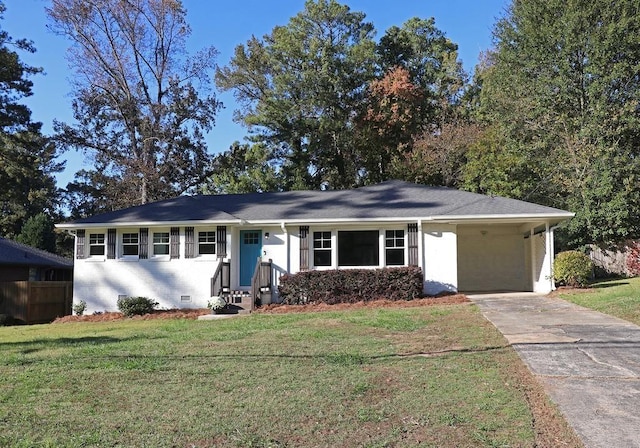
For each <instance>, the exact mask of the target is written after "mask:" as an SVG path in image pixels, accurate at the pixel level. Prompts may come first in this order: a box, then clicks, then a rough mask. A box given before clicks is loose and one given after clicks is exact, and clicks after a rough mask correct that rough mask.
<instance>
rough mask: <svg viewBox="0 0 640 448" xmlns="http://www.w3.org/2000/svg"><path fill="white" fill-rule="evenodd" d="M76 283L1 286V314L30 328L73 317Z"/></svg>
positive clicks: (16, 283)
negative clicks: (61, 318) (57, 318)
mask: <svg viewBox="0 0 640 448" xmlns="http://www.w3.org/2000/svg"><path fill="white" fill-rule="evenodd" d="M72 302H73V282H29V281H22V282H0V314H8V315H10V316H12V317H13V318H14V319H17V320H20V321H22V322H24V323H27V324H35V323H43V322H51V321H52V320H54V319H55V318H56V317H60V316H66V315H69V314H71V303H72Z"/></svg>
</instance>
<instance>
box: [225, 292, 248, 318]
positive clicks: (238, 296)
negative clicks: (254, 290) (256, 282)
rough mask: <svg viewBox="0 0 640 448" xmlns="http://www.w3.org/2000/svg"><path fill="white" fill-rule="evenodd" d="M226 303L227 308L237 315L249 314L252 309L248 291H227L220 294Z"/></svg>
mask: <svg viewBox="0 0 640 448" xmlns="http://www.w3.org/2000/svg"><path fill="white" fill-rule="evenodd" d="M222 297H223V298H224V299H225V300H226V301H227V304H228V305H227V308H230V309H232V310H233V311H234V312H235V313H237V314H244V313H250V312H251V310H252V309H253V299H252V298H251V292H250V291H241V290H238V291H229V292H225V293H223V294H222Z"/></svg>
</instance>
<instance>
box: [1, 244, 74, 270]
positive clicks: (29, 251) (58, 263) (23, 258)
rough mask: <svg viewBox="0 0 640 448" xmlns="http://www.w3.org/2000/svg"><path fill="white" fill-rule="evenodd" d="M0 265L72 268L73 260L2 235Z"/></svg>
mask: <svg viewBox="0 0 640 448" xmlns="http://www.w3.org/2000/svg"><path fill="white" fill-rule="evenodd" d="M0 265H23V266H24V265H28V266H44V267H51V268H72V267H73V260H70V259H68V258H64V257H60V256H58V255H55V254H52V253H50V252H46V251H44V250H40V249H35V248H33V247H31V246H27V245H25V244H20V243H17V242H15V241H11V240H8V239H6V238H2V237H0Z"/></svg>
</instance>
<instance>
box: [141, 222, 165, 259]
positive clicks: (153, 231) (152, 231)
mask: <svg viewBox="0 0 640 448" xmlns="http://www.w3.org/2000/svg"><path fill="white" fill-rule="evenodd" d="M156 233H166V234H167V238H168V239H167V243H166V246H167V253H166V254H156V253H155V247H156V243H155V242H154V235H155V234H156ZM138 238H139V236H138ZM138 241H140V240H138ZM147 244H148V246H149V247H148V249H147V250H148V251H149V257H148V259H149V260H157V261H159V260H169V257H170V251H171V229H169V228H164V227H162V228H157V229H149V236H148V241H147ZM158 245H159V246H160V245H164V243H162V244H158Z"/></svg>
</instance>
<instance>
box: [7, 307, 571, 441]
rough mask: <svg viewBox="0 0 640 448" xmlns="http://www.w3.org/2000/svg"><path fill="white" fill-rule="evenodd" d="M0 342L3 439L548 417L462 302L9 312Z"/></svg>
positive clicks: (565, 435) (232, 433) (314, 437)
mask: <svg viewBox="0 0 640 448" xmlns="http://www.w3.org/2000/svg"><path fill="white" fill-rule="evenodd" d="M0 348H1V349H2V353H3V356H2V359H0V373H1V374H0V446H18V447H22V446H24V447H31V446H43V447H46V446H55V447H85V446H92V447H94V446H95V447H103V446H154V447H165V446H166V447H173V446H189V447H213V446H216V447H285V446H286V447H305V446H313V447H316V446H366V447H387V446H393V447H404V446H416V445H422V446H459V447H465V446H468V447H471V446H516V447H533V446H544V444H541V443H540V440H541V439H540V437H539V431H540V427H541V425H542V426H549V425H547V424H546V422H548V421H549V420H545V421H540V419H539V418H538V417H537V415H536V414H535V412H536V410H535V409H532V400H531V391H532V390H534V389H535V388H536V386H535V384H534V383H535V382H534V381H533V380H532V379H531V376H530V375H529V374H528V372H527V370H526V368H524V367H523V365H522V363H521V362H520V361H519V359H518V357H517V355H516V354H515V353H514V351H513V350H512V349H511V348H510V347H507V346H506V345H505V341H504V339H503V338H502V336H501V335H500V334H499V333H498V332H497V331H496V330H495V329H494V328H493V326H491V325H490V324H489V323H488V322H487V321H486V320H485V319H483V318H482V317H481V316H480V314H479V313H478V311H477V309H476V308H475V307H473V306H469V305H449V306H442V307H422V308H407V309H398V308H388V309H386V308H385V309H366V310H355V311H341V312H323V313H296V314H288V315H266V314H263V315H252V316H249V317H239V318H234V319H226V320H218V321H204V322H203V321H192V320H148V321H143V320H137V321H134V320H128V321H117V322H104V323H70V324H56V325H35V326H29V327H7V328H0ZM535 390H538V389H535ZM554 415H555V417H554V418H555V419H556V420H555V421H556V422H557V421H559V420H558V417H557V414H554ZM554 424H555V423H554ZM563 424H564V423H563V422H562V421H560V423H559V424H558V425H559V426H558V425H556V428H559V430H558V431H557V432H556V433H555V434H554V439H553V440H554V443H555V442H558V441H559V442H561V444H562V446H572V445H569V444H567V443H565V442H566V441H567V440H568V441H569V442H571V443H573V442H574V439H572V435H571V432H570V431H569V430H567V429H566V426H563ZM546 430H548V428H545V431H546ZM572 441H573V442H572Z"/></svg>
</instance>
